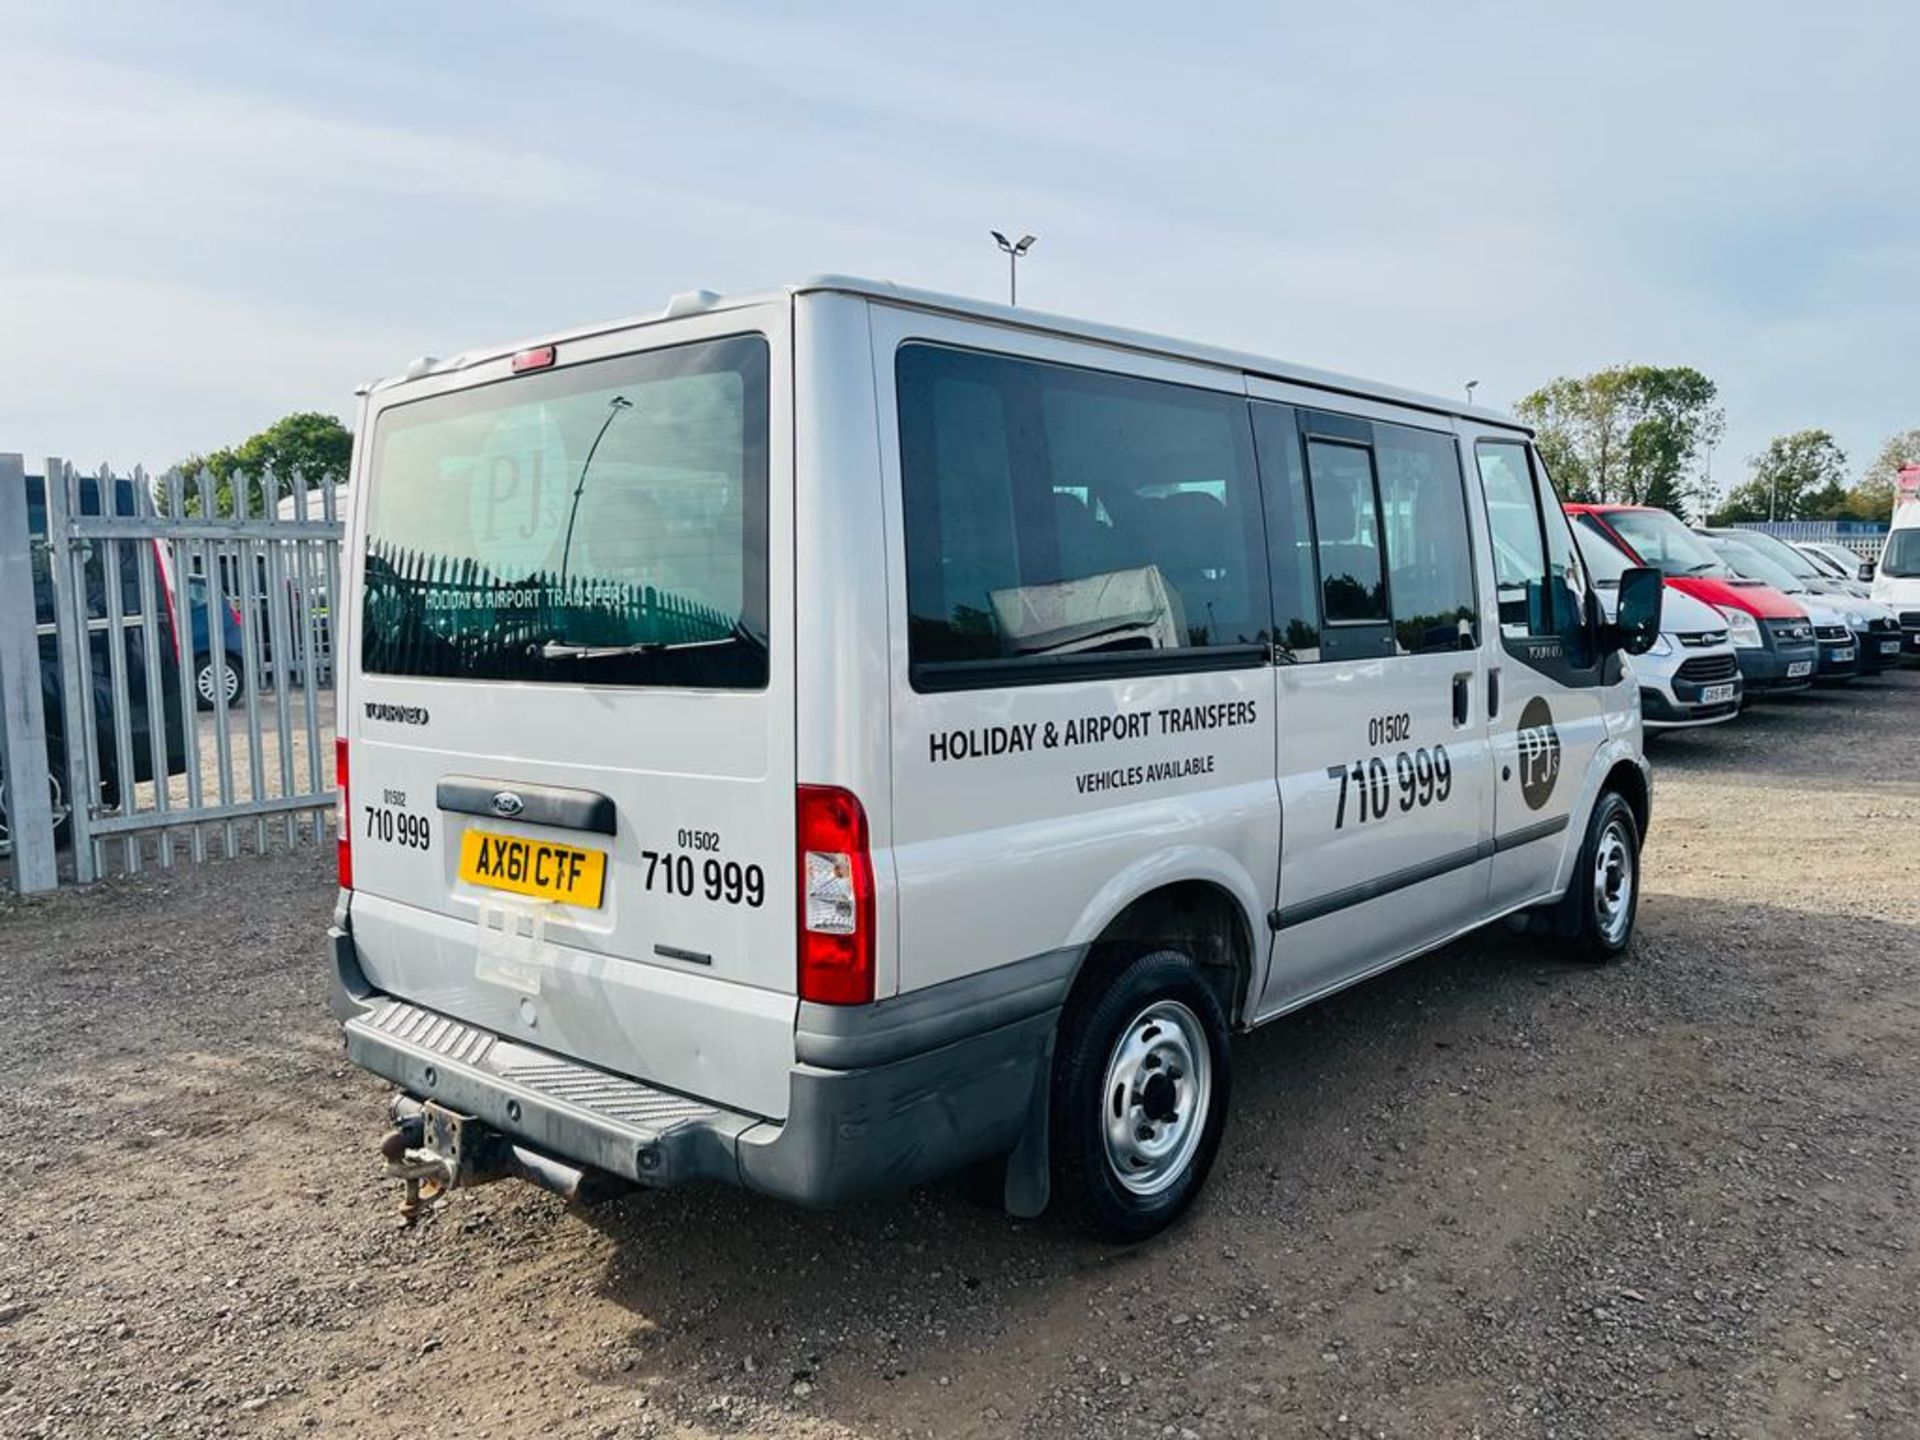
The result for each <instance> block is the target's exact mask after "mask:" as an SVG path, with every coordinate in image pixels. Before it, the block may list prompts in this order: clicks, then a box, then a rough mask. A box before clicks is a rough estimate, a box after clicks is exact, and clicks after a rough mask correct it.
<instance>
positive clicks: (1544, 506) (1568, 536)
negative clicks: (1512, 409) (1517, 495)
mask: <svg viewBox="0 0 1920 1440" xmlns="http://www.w3.org/2000/svg"><path fill="white" fill-rule="evenodd" d="M1533 479H1534V484H1535V486H1536V487H1537V488H1538V491H1539V495H1540V519H1541V528H1542V529H1544V530H1545V531H1546V536H1547V565H1548V576H1549V585H1548V592H1549V593H1548V604H1549V606H1550V608H1551V612H1552V624H1553V632H1554V633H1555V634H1557V635H1558V636H1559V637H1560V638H1561V639H1562V640H1564V641H1566V644H1567V658H1568V659H1569V660H1570V661H1572V662H1573V663H1574V664H1575V665H1580V666H1586V665H1591V664H1592V663H1593V660H1594V656H1593V635H1592V633H1591V631H1590V629H1589V627H1588V617H1587V603H1588V596H1589V594H1590V592H1591V588H1592V587H1591V586H1589V585H1588V583H1587V570H1586V566H1585V565H1584V564H1583V563H1582V562H1581V559H1580V547H1579V546H1578V545H1576V544H1574V543H1573V531H1572V530H1571V529H1570V528H1569V527H1568V524H1567V512H1566V511H1565V510H1564V509H1562V508H1561V505H1560V497H1559V496H1558V495H1556V494H1555V493H1554V490H1553V481H1552V480H1551V479H1550V478H1549V477H1548V475H1547V467H1546V466H1544V465H1542V464H1541V463H1540V456H1539V454H1538V453H1537V452H1536V453H1535V454H1534V456H1533Z"/></svg>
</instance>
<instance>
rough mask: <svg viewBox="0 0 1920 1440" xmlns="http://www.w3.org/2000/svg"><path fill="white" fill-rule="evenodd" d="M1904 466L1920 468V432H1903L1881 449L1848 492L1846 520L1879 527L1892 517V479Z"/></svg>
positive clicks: (1918, 429) (1915, 430)
mask: <svg viewBox="0 0 1920 1440" xmlns="http://www.w3.org/2000/svg"><path fill="white" fill-rule="evenodd" d="M1903 465H1920V428H1916V429H1912V430H1902V431H1901V432H1900V433H1899V434H1898V435H1894V436H1892V437H1890V438H1889V439H1888V440H1887V443H1886V444H1884V445H1882V446H1881V447H1880V453H1879V454H1878V455H1876V456H1874V458H1873V463H1872V464H1871V465H1869V466H1867V468H1866V470H1865V471H1864V472H1863V473H1862V474H1861V476H1860V482H1859V483H1858V484H1857V485H1855V486H1854V487H1853V488H1852V489H1851V490H1849V491H1848V492H1847V507H1846V508H1847V513H1846V515H1845V516H1844V517H1843V518H1845V519H1848V520H1870V521H1875V522H1877V523H1879V524H1881V525H1884V524H1886V523H1887V520H1888V518H1889V517H1890V516H1891V515H1892V514H1893V483H1894V477H1895V476H1896V475H1898V474H1899V473H1900V467H1901V466H1903Z"/></svg>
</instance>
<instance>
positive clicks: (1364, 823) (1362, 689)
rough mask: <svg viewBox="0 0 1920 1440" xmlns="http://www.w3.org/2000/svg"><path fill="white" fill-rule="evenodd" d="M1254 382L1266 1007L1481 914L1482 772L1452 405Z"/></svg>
mask: <svg viewBox="0 0 1920 1440" xmlns="http://www.w3.org/2000/svg"><path fill="white" fill-rule="evenodd" d="M1250 389H1251V390H1252V391H1253V393H1254V395H1255V397H1256V398H1255V401H1254V436H1255V443H1256V446H1257V449H1258V453H1259V462H1260V470H1261V478H1262V484H1263V490H1264V494H1265V498H1266V505H1267V533H1268V540H1269V547H1270V556H1271V561H1270V569H1271V571H1272V574H1273V577H1274V604H1275V614H1274V626H1275V631H1274V633H1275V640H1276V644H1275V652H1276V664H1277V666H1278V669H1277V681H1278V685H1277V691H1278V707H1277V708H1278V716H1277V718H1278V726H1277V730H1276V736H1275V764H1276V768H1277V772H1278V775H1279V782H1280V797H1281V798H1280V809H1281V848H1280V876H1279V886H1278V890H1279V897H1280V898H1279V905H1278V906H1277V907H1276V909H1275V911H1274V913H1273V915H1272V916H1271V917H1270V924H1271V925H1272V928H1273V930H1274V942H1273V952H1272V958H1271V963H1270V965H1269V967H1268V978H1267V985H1266V990H1265V993H1264V995H1263V997H1262V1007H1261V1008H1262V1011H1263V1013H1266V1014H1272V1013H1275V1012H1277V1011H1280V1010H1284V1009H1288V1008H1291V1007H1293V1006H1295V1005H1299V1004H1303V1003H1305V1002H1306V1001H1308V1000H1311V999H1312V998H1314V997H1315V996H1316V995H1320V994H1324V993H1325V992H1327V991H1329V990H1332V989H1335V988H1337V987H1338V986H1340V985H1342V984H1345V983H1347V982H1348V981H1351V980H1353V979H1355V978H1357V977H1359V976H1361V975H1365V974H1368V973H1370V972H1372V971H1374V970H1377V969H1381V968H1383V967H1385V966H1386V965H1389V964H1391V963H1393V962H1394V961H1395V960H1398V959H1401V958H1403V957H1404V956H1406V955H1408V954H1409V953H1412V952H1414V951H1417V950H1419V949H1422V948H1424V947H1425V946H1427V945H1430V944H1433V943H1435V942H1436V941H1438V940H1443V939H1445V938H1446V937H1447V936H1449V935H1451V934H1453V933H1455V932H1456V931H1458V930H1460V929H1462V928H1464V927H1465V926H1467V925H1470V924H1472V923H1473V922H1474V921H1476V920H1477V919H1478V918H1479V917H1480V916H1481V914H1482V913H1483V912H1484V909H1485V904H1486V890H1487V866H1488V862H1489V858H1490V856H1491V853H1492V846H1491V826H1492V780H1491V773H1490V759H1489V756H1488V751H1487V729H1486V713H1485V711H1484V709H1483V707H1482V697H1483V696H1484V694H1485V680H1484V670H1485V656H1484V652H1483V648H1482V645H1481V628H1482V627H1481V616H1480V604H1479V587H1478V585H1477V583H1476V578H1475V577H1476V568H1475V564H1474V547H1473V540H1472V527H1471V524H1470V520H1469V510H1468V506H1467V494H1466V480H1465V476H1464V475H1463V473H1462V467H1461V463H1460V453H1459V447H1458V444H1457V442H1456V440H1455V438H1454V435H1453V433H1452V431H1451V428H1450V421H1448V420H1447V419H1445V418H1444V417H1433V418H1432V420H1431V422H1428V421H1427V420H1426V419H1425V417H1418V416H1415V415H1413V414H1412V413H1411V412H1401V411H1398V410H1390V409H1389V408H1388V407H1384V406H1377V407H1363V406H1361V403H1360V402H1354V404H1355V407H1356V409H1359V410H1361V412H1362V413H1348V412H1344V411H1343V413H1334V412H1332V411H1330V410H1326V409H1320V408H1316V407H1315V406H1314V405H1312V404H1311V403H1294V404H1284V403H1270V402H1269V401H1268V400H1266V399H1264V398H1261V397H1262V382H1258V381H1253V382H1250ZM1270 393H1272V394H1273V395H1274V396H1275V399H1276V400H1277V399H1278V397H1279V395H1281V394H1283V393H1285V387H1273V391H1272V392H1270ZM1308 393H1309V394H1310V393H1311V392H1308ZM1323 398H1324V397H1323ZM1369 411H1370V412H1371V413H1367V412H1369ZM1387 415H1392V416H1394V417H1395V418H1394V419H1392V420H1388V419H1386V418H1385V417H1386V416H1387Z"/></svg>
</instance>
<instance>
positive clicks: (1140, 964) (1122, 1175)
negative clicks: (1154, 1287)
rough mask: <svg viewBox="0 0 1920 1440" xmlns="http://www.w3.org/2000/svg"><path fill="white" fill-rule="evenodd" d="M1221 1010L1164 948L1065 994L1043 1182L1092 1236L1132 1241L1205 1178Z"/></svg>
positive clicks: (1193, 970) (1218, 1085)
mask: <svg viewBox="0 0 1920 1440" xmlns="http://www.w3.org/2000/svg"><path fill="white" fill-rule="evenodd" d="M1228 1043H1229V1042H1228V1035H1227V1021H1226V1016H1225V1015H1224V1014H1223V1013H1222V1011H1221V1008H1220V1002H1219V1000H1218V999H1217V998H1215V996H1214V994H1213V991H1212V990H1210V989H1208V987H1207V985H1206V982H1205V981H1204V980H1203V979H1202V978H1201V975H1200V971H1199V967H1198V966H1196V965H1195V964H1194V963H1193V961H1192V960H1191V959H1189V958H1188V957H1187V956H1185V955H1183V954H1181V953H1180V952H1178V951H1175V950H1159V951H1154V952H1152V953H1150V954H1146V955H1142V956H1140V957H1138V958H1137V959H1135V960H1133V961H1131V962H1130V963H1128V964H1127V965H1126V966H1125V967H1124V968H1123V969H1121V970H1120V971H1119V972H1118V973H1117V974H1115V975H1113V976H1112V977H1111V978H1110V979H1109V980H1108V981H1107V982H1106V983H1105V984H1104V985H1103V986H1101V987H1100V988H1099V989H1097V990H1092V991H1089V992H1087V993H1085V994H1082V995H1080V996H1078V997H1076V999H1075V1001H1074V1003H1073V1004H1072V1005H1070V1006H1069V1007H1068V1011H1067V1014H1066V1017H1065V1019H1064V1020H1063V1022H1062V1027H1061V1035H1060V1046H1059V1049H1058V1051H1057V1053H1056V1057H1055V1066H1054V1091H1053V1116H1052V1124H1051V1134H1052V1140H1053V1147H1054V1157H1053V1158H1054V1172H1055V1182H1054V1183H1055V1191H1056V1193H1057V1194H1058V1195H1059V1196H1060V1198H1061V1200H1062V1203H1063V1206H1064V1207H1065V1208H1066V1209H1068V1210H1070V1211H1071V1212H1072V1213H1073V1216H1074V1218H1075V1219H1077V1220H1078V1221H1079V1222H1080V1223H1081V1224H1083V1225H1084V1226H1086V1228H1088V1229H1090V1230H1092V1231H1093V1232H1094V1233H1095V1234H1096V1235H1099V1236H1100V1237H1101V1238H1103V1239H1107V1240H1114V1241H1132V1240H1144V1239H1145V1238H1147V1237H1148V1236H1149V1235H1152V1234H1154V1233H1156V1232H1157V1231H1160V1230H1163V1229H1165V1228H1166V1227H1167V1226H1168V1225H1170V1224H1172V1223H1173V1221H1174V1220H1175V1219H1177V1218H1178V1217H1179V1216H1180V1214H1181V1212H1182V1211H1184V1210H1185V1209H1186V1208H1187V1206H1188V1205H1189V1204H1191V1203H1192V1201H1193V1198H1194V1196H1195V1195H1197V1194H1198V1193H1199V1191H1200V1187H1201V1185H1203V1184H1204V1183H1205V1182H1206V1178H1207V1171H1208V1170H1209V1169H1210V1168H1211V1167H1212V1165H1213V1157H1214V1155H1215V1153H1216V1152H1217V1151H1218V1150H1219V1148H1220V1135H1221V1131H1222V1130H1223V1128H1224V1127H1225V1124H1226V1113H1227V1094H1228V1088H1229V1080H1230V1060H1229V1054H1228Z"/></svg>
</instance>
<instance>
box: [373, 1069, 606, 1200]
mask: <svg viewBox="0 0 1920 1440" xmlns="http://www.w3.org/2000/svg"><path fill="white" fill-rule="evenodd" d="M389 1113H390V1114H391V1115H392V1117H393V1129H392V1130H390V1131H388V1132H387V1135H386V1137H385V1138H384V1139H382V1140H381V1142H380V1154H381V1156H382V1157H383V1158H384V1159H385V1160H386V1162H387V1174H388V1175H390V1176H392V1177H393V1178H394V1179H396V1180H399V1181H401V1182H402V1183H403V1184H404V1185H405V1187H406V1189H405V1193H404V1195H403V1196H402V1198H401V1201H400V1221H401V1223H402V1224H403V1225H411V1224H412V1223H413V1222H414V1221H415V1220H417V1219H419V1217H420V1213H421V1211H423V1210H424V1209H426V1207H427V1206H428V1205H430V1204H432V1203H433V1202H434V1201H436V1200H438V1199H440V1198H441V1197H442V1196H443V1195H445V1194H446V1193H447V1192H448V1191H451V1190H471V1189H473V1188H474V1187H476V1186H479V1185H491V1184H492V1183H493V1182H494V1181H496V1180H507V1179H514V1180H526V1181H530V1182H531V1183H533V1184H535V1185H538V1186H539V1187H540V1188H541V1189H542V1190H548V1191H551V1192H552V1193H553V1194H555V1195H558V1196H559V1197H560V1198H561V1199H562V1200H565V1201H567V1202H568V1203H570V1204H582V1205H590V1204H593V1203H595V1202H596V1201H598V1200H602V1199H605V1198H606V1197H607V1196H608V1195H609V1194H613V1193H617V1192H618V1191H620V1190H624V1189H626V1188H628V1187H627V1186H626V1185H625V1183H624V1182H622V1181H621V1180H619V1179H618V1178H617V1177H615V1176H612V1175H608V1174H607V1173H605V1172H604V1171H601V1170H594V1169H585V1170H583V1169H580V1168H579V1167H577V1166H574V1165H568V1164H566V1163H565V1162H564V1161H560V1160H556V1159H554V1158H553V1157H552V1156H551V1155H542V1154H541V1153H540V1152H539V1151H537V1150H529V1149H527V1148H526V1147H525V1146H524V1145H516V1144H514V1143H513V1141H511V1140H510V1139H508V1138H507V1137H506V1136H505V1135H502V1134H501V1133H500V1132H499V1131H498V1130H495V1129H494V1128H493V1127H492V1126H490V1125H487V1124H485V1123H484V1122H482V1121H480V1120H479V1119H476V1118H475V1117H474V1116H472V1115H462V1114H461V1113H460V1112H459V1111H457V1110H449V1109H447V1107H446V1106H444V1105H436V1104H435V1103H434V1102H433V1101H431V1100H425V1101H422V1100H415V1099H414V1098H413V1097H412V1096H410V1095H405V1094H400V1095H395V1096H394V1097H393V1104H392V1105H391V1107H389Z"/></svg>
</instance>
